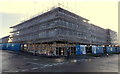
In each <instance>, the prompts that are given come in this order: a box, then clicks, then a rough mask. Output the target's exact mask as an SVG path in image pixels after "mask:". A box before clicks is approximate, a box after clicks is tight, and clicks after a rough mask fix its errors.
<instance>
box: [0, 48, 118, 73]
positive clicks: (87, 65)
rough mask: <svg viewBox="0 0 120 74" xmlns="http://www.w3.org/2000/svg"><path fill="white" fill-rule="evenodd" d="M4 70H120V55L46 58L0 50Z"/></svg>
mask: <svg viewBox="0 0 120 74" xmlns="http://www.w3.org/2000/svg"><path fill="white" fill-rule="evenodd" d="M0 54H1V55H2V72H118V55H117V54H114V55H110V56H109V57H107V56H104V57H89V56H88V57H86V56H85V57H77V58H68V59H67V58H63V57H62V58H45V57H40V56H33V55H29V54H25V53H19V52H13V51H6V50H0Z"/></svg>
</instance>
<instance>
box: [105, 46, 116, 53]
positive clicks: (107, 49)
mask: <svg viewBox="0 0 120 74" xmlns="http://www.w3.org/2000/svg"><path fill="white" fill-rule="evenodd" d="M106 51H107V53H115V52H116V47H106Z"/></svg>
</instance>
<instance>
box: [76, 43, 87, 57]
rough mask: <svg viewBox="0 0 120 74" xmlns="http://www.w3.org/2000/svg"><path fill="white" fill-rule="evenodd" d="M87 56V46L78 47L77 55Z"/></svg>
mask: <svg viewBox="0 0 120 74" xmlns="http://www.w3.org/2000/svg"><path fill="white" fill-rule="evenodd" d="M81 54H86V48H85V45H76V55H81Z"/></svg>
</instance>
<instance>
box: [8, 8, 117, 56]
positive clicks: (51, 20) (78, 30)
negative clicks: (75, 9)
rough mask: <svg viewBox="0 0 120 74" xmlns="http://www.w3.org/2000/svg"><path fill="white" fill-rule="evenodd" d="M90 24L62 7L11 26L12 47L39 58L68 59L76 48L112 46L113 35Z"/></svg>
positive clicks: (110, 31)
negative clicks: (50, 56)
mask: <svg viewBox="0 0 120 74" xmlns="http://www.w3.org/2000/svg"><path fill="white" fill-rule="evenodd" d="M88 22H89V20H88V19H86V18H83V17H81V16H79V15H77V14H75V13H72V12H70V11H68V10H65V9H63V8H61V7H57V8H54V9H51V10H50V11H48V12H45V13H43V14H40V15H38V16H36V17H34V18H31V19H29V20H27V21H24V22H22V23H20V24H17V25H15V26H12V27H10V28H12V29H13V31H12V32H11V39H12V42H13V43H22V44H24V45H23V46H24V48H23V49H24V50H25V51H29V52H32V51H35V52H37V53H39V54H47V55H51V54H52V55H66V54H67V52H66V50H67V49H69V50H70V55H74V54H75V52H76V48H75V46H76V45H78V44H79V45H115V44H116V41H117V34H116V32H114V31H112V30H110V29H103V28H101V27H99V26H96V25H94V24H90V23H88Z"/></svg>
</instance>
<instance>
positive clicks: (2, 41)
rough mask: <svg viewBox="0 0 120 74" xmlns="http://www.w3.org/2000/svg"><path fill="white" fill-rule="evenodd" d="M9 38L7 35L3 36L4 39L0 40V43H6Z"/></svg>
mask: <svg viewBox="0 0 120 74" xmlns="http://www.w3.org/2000/svg"><path fill="white" fill-rule="evenodd" d="M9 37H10V36H9V35H8V36H5V37H2V38H0V43H8V41H9Z"/></svg>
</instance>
